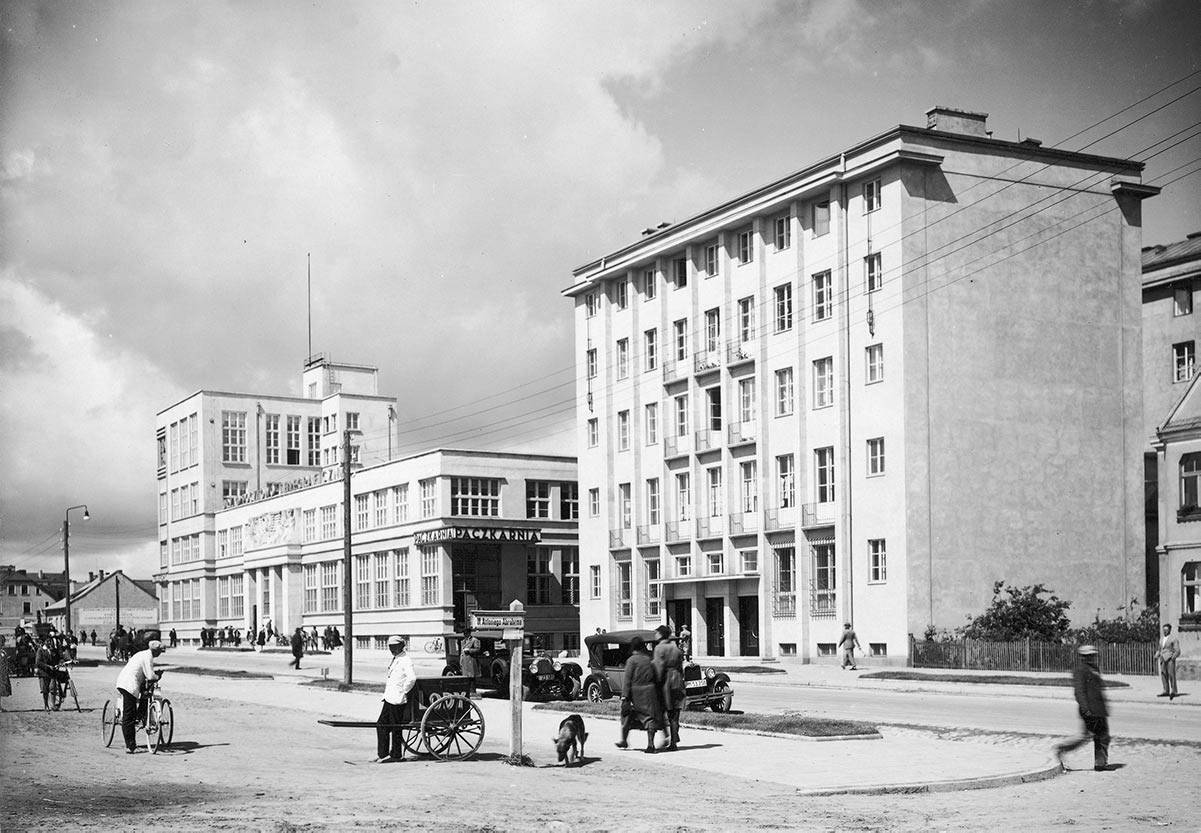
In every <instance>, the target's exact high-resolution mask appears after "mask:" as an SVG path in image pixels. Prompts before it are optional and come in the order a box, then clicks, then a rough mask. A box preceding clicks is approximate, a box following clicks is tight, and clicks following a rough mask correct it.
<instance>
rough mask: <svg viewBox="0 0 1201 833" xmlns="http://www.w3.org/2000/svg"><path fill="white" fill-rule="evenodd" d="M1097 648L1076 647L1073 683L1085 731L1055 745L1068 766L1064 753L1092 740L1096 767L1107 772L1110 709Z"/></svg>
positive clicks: (1058, 754)
mask: <svg viewBox="0 0 1201 833" xmlns="http://www.w3.org/2000/svg"><path fill="white" fill-rule="evenodd" d="M1097 661H1098V660H1097V649H1096V648H1094V647H1093V646H1092V645H1081V646H1080V650H1079V651H1077V657H1076V667H1075V668H1074V669H1073V670H1072V684H1073V687H1074V689H1075V693H1076V705H1077V707H1078V708H1079V711H1080V719H1081V720H1083V721H1084V731H1083V732H1082V733H1081V734H1080V737H1078V738H1075V739H1073V740H1067V741H1064V742H1063V743H1060V744H1058V745H1057V746H1056V747H1055V758H1056V760H1058V761H1059V765H1060V766H1062V767H1063V768H1064V769H1067V765H1065V764H1064V762H1063V756H1064V755H1065V754H1066V753H1068V752H1071V751H1072V750H1073V749H1077V748H1078V747H1081V746H1083V745H1084V744H1086V743H1088V741H1089V739H1090V738H1091V739H1092V741H1093V769H1095V770H1096V771H1097V772H1104V771H1105V770H1107V769H1109V709H1108V708H1107V707H1106V705H1105V692H1104V690H1103V683H1102V682H1101V669H1100V668H1098V667H1097Z"/></svg>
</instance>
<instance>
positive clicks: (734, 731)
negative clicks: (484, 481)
mask: <svg viewBox="0 0 1201 833" xmlns="http://www.w3.org/2000/svg"><path fill="white" fill-rule="evenodd" d="M534 711H542V712H560V713H563V714H568V713H570V712H571V709H569V708H568V709H539V708H535V709H534ZM581 717H583V715H581ZM588 718H589V719H591V720H612V721H614V722H615V723H620V722H621V718H620V717H615V716H613V715H608V714H589V715H588ZM685 726H687V727H688V728H689V729H696V730H697V731H700V732H721V733H724V734H728V735H755V736H758V737H761V738H783V739H784V740H799V741H805V742H808V743H821V742H823V741H838V740H884V736H883V735H882V734H880V733H879V732H874V733H872V734H870V735H823V736H821V737H814V736H812V735H793V734H788V733H786V732H768V731H766V730H762V729H736V728H725V729H721V728H718V727H716V726H700V725H698V724H695V723H685V722H684V721H683V720H681V721H680V727H681V728H683V727H685Z"/></svg>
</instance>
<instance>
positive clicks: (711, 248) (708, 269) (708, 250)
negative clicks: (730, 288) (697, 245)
mask: <svg viewBox="0 0 1201 833" xmlns="http://www.w3.org/2000/svg"><path fill="white" fill-rule="evenodd" d="M717 258H718V249H717V241H716V240H715V241H713V242H712V243H710V244H709V245H708V246H706V247H705V277H706V278H712V277H716V275H717V270H718V259H717Z"/></svg>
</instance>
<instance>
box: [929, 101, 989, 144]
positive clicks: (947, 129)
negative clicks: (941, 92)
mask: <svg viewBox="0 0 1201 833" xmlns="http://www.w3.org/2000/svg"><path fill="white" fill-rule="evenodd" d="M987 123H988V113H973V112H971V111H969V110H956V109H955V108H953V107H931V108H930V109H929V110H927V111H926V127H928V128H929V129H931V130H939V131H941V132H943V133H961V134H964V135H967V136H980V137H984V136H987V135H989V132H988V128H987V126H986V125H987Z"/></svg>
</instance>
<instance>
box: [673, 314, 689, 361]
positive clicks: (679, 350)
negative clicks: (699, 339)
mask: <svg viewBox="0 0 1201 833" xmlns="http://www.w3.org/2000/svg"><path fill="white" fill-rule="evenodd" d="M672 329H673V331H674V333H675V346H676V361H678V362H682V361H684V360H685V359H687V358H688V319H686V318H681V319H680V320H679V321H676V322H675V323H674V324H673V325H672Z"/></svg>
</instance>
